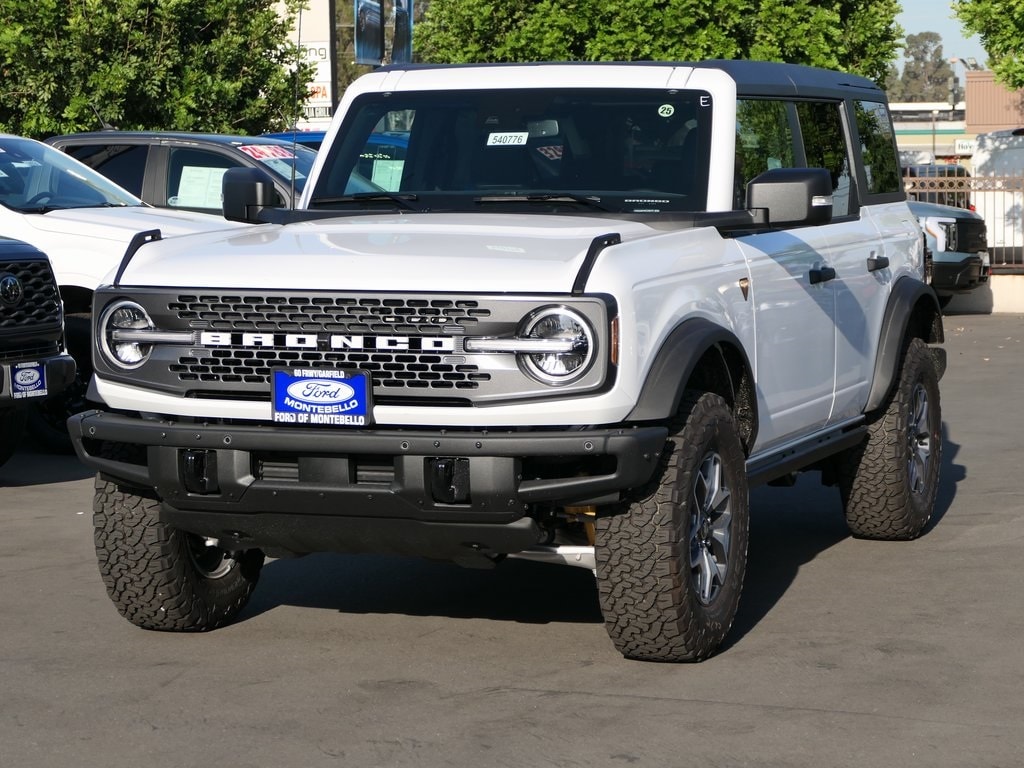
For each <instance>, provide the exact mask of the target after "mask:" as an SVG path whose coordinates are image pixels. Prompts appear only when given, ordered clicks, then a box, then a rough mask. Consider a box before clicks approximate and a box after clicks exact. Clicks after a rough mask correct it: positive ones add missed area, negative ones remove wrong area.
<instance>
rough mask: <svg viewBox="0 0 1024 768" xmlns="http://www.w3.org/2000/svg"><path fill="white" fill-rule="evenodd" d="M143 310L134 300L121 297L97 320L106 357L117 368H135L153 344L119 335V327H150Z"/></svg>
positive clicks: (144, 360)
mask: <svg viewBox="0 0 1024 768" xmlns="http://www.w3.org/2000/svg"><path fill="white" fill-rule="evenodd" d="M154 327H155V326H154V325H153V321H152V320H150V319H149V315H147V314H146V310H144V309H143V308H142V307H140V306H139V305H138V304H136V303H135V302H134V301H121V302H118V303H117V304H114V305H113V306H111V307H109V308H108V309H107V311H106V312H104V314H103V319H102V320H101V321H100V327H99V334H100V344H101V346H102V347H103V352H104V354H105V355H106V357H107V359H108V360H109V361H110V362H111V363H113V364H114V365H116V366H118V367H119V368H128V369H132V368H138V367H139V366H140V365H142V364H143V363H144V362H146V360H148V359H149V355H150V353H151V352H152V351H153V345H152V344H146V343H142V342H139V341H138V340H130V339H126V338H119V337H122V336H125V335H130V334H122V333H120V332H121V331H139V330H147V331H148V330H153V328H154Z"/></svg>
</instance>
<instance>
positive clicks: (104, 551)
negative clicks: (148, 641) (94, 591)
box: [93, 476, 263, 632]
mask: <svg viewBox="0 0 1024 768" xmlns="http://www.w3.org/2000/svg"><path fill="white" fill-rule="evenodd" d="M159 507H160V502H158V501H157V500H156V499H153V498H149V497H146V496H140V495H138V494H136V493H133V492H132V491H130V490H129V489H126V488H124V487H121V486H119V485H118V484H116V483H113V482H109V481H106V480H103V479H102V477H99V476H97V478H96V493H95V497H94V500H93V538H94V542H95V545H96V556H97V558H98V560H99V566H100V574H101V575H102V577H103V583H104V584H105V585H106V588H107V594H108V595H109V596H110V599H111V601H113V603H114V605H115V606H116V607H117V610H118V612H119V613H120V614H121V615H122V616H124V617H125V618H126V619H128V621H130V622H131V623H132V624H134V625H136V626H137V627H142V628H143V629H155V630H162V631H166V632H204V631H207V630H211V629H216V628H217V627H220V626H223V625H224V624H227V623H228V622H230V621H231V620H232V619H234V618H235V617H236V616H237V615H238V613H239V612H240V611H241V610H242V609H243V608H244V607H245V605H246V603H248V601H249V596H250V595H251V594H252V591H253V589H254V588H255V587H256V582H257V581H258V580H259V575H260V570H261V568H262V567H263V553H262V552H260V551H259V550H258V549H256V550H247V551H244V552H239V553H229V552H226V551H225V550H222V549H220V548H218V547H208V546H206V542H205V540H204V539H203V538H201V537H199V536H196V535H195V534H191V533H187V532H185V531H181V530H179V529H177V528H174V527H173V526H170V525H167V524H166V523H162V522H160V519H159Z"/></svg>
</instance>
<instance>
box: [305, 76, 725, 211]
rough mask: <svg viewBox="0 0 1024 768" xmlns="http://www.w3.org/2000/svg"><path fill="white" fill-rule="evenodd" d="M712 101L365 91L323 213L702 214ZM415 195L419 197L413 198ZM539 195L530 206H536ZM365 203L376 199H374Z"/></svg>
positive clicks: (677, 93)
mask: <svg viewBox="0 0 1024 768" xmlns="http://www.w3.org/2000/svg"><path fill="white" fill-rule="evenodd" d="M711 115H712V104H711V97H710V96H709V95H708V94H707V93H706V92H703V91H700V92H698V91H686V90H676V89H671V90H669V89H666V90H660V89H649V90H640V89H597V88H577V89H558V88H551V89H530V90H516V89H508V90H494V91H487V90H476V89H474V90H464V91H451V92H445V91H431V92H425V93H416V92H409V93H401V92H395V93H388V94H382V93H375V94H366V95H364V96H360V97H359V98H358V99H357V100H356V101H355V102H354V103H353V105H352V107H351V108H350V110H349V111H348V113H347V117H346V121H345V124H344V126H343V127H342V129H341V130H340V132H339V134H338V136H339V140H338V141H336V142H333V143H332V145H331V147H330V148H328V149H327V150H321V151H327V152H328V153H329V155H328V157H327V158H326V162H325V172H324V173H322V174H321V175H320V176H319V177H318V180H317V188H316V190H315V193H314V195H313V197H312V199H311V200H310V205H311V206H312V207H314V208H315V207H318V206H323V207H338V206H345V205H347V204H349V203H351V202H353V201H351V200H348V199H346V198H348V197H350V196H351V195H359V194H361V193H362V194H364V195H366V194H373V193H379V192H388V193H394V192H400V193H405V194H406V197H405V198H403V199H404V200H405V201H406V202H408V203H409V204H410V206H409V207H430V208H431V209H433V210H438V209H439V208H443V209H446V210H453V209H454V210H473V211H477V210H481V209H482V206H483V207H484V208H486V207H487V206H488V205H494V204H502V203H506V202H507V203H510V204H524V203H527V204H529V207H531V208H532V209H533V210H538V211H539V210H542V209H543V204H544V202H545V200H551V199H553V198H555V197H559V196H560V197H561V200H557V201H556V202H555V203H553V204H556V205H561V206H563V208H564V206H565V201H566V200H567V199H568V200H569V202H573V201H575V202H576V203H579V204H580V205H583V206H584V207H596V208H601V209H604V210H613V211H628V212H645V213H646V212H658V211H661V210H680V211H699V210H703V209H704V207H705V205H706V199H707V175H708V167H709V163H710V131H711V122H712V121H711ZM413 196H415V197H413ZM527 198H528V199H527ZM364 199H365V198H364Z"/></svg>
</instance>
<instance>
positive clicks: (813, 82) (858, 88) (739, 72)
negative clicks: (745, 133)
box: [377, 59, 887, 101]
mask: <svg viewBox="0 0 1024 768" xmlns="http://www.w3.org/2000/svg"><path fill="white" fill-rule="evenodd" d="M552 65H559V66H581V67H600V66H609V65H617V66H623V65H625V66H630V67H651V66H657V67H665V66H668V67H697V68H700V69H720V70H722V71H723V72H725V73H726V74H728V75H729V77H731V78H732V79H733V80H734V81H736V92H737V93H738V94H739V95H741V96H811V97H830V98H846V97H849V96H856V97H858V98H869V99H870V100H872V101H887V99H886V97H885V93H884V92H883V91H882V89H881V88H879V87H878V86H877V85H876V84H875V83H874V82H872V81H871V80H869V79H868V78H866V77H861V76H860V75H852V74H849V73H846V72H836V71H833V70H830V69H820V68H818V67H807V66H803V65H801V64H783V63H780V62H775V61H751V60H747V59H709V60H707V61H628V62H624V61H606V62H600V61H571V62H569V61H555V62H552V61H549V62H530V63H523V64H517V63H498V64H392V65H390V66H387V67H382V68H380V69H379V70H377V71H379V72H398V71H404V70H414V69H448V68H452V67H524V66H525V67H543V66H552Z"/></svg>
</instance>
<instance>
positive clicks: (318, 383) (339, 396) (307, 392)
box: [285, 379, 356, 405]
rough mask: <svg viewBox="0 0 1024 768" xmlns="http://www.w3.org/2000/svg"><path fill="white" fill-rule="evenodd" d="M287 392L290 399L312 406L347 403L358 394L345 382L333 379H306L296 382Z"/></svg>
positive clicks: (290, 385)
mask: <svg viewBox="0 0 1024 768" xmlns="http://www.w3.org/2000/svg"><path fill="white" fill-rule="evenodd" d="M285 391H286V392H287V393H288V396H289V397H292V398H294V399H295V400H298V401H299V402H300V403H309V404H311V405H332V404H334V403H347V402H348V401H349V400H351V399H352V396H353V395H354V394H355V393H356V391H355V390H354V389H352V387H350V386H349V385H348V384H346V383H345V382H343V381H334V380H332V379H304V380H301V381H295V382H292V383H291V384H289V385H288V386H287V387H286V388H285Z"/></svg>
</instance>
